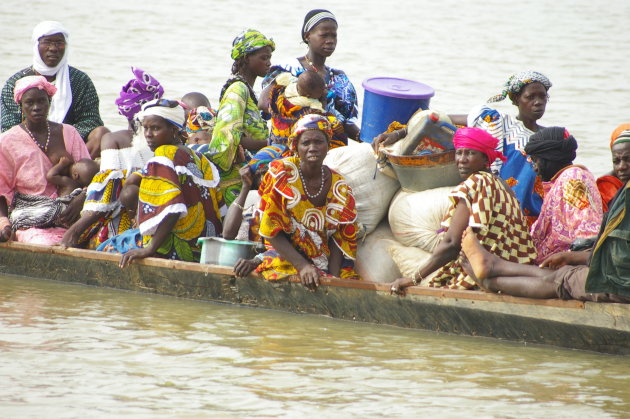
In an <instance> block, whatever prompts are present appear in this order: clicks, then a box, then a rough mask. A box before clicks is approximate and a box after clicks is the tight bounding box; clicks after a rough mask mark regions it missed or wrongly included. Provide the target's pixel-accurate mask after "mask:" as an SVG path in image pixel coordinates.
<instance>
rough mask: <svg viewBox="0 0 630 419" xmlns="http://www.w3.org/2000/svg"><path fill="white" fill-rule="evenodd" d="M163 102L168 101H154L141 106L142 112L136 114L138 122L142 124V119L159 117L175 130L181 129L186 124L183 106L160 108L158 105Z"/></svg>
mask: <svg viewBox="0 0 630 419" xmlns="http://www.w3.org/2000/svg"><path fill="white" fill-rule="evenodd" d="M165 100H166V101H168V100H167V99H155V100H152V101H149V102H147V103H145V104H144V105H142V110H141V111H140V112H138V120H140V121H141V122H142V119H144V117H146V116H159V117H161V118H164V119H166V120H167V121H168V122H170V123H171V124H173V125H175V126H176V127H177V128H179V129H183V128H184V123H185V122H186V111H185V110H184V108H183V106H182V105H177V106H175V107H174V108H171V107H170V106H162V105H161V104H160V103H163V102H162V101H165ZM170 102H172V101H170Z"/></svg>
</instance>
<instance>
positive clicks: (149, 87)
mask: <svg viewBox="0 0 630 419" xmlns="http://www.w3.org/2000/svg"><path fill="white" fill-rule="evenodd" d="M131 71H132V72H133V75H134V76H135V77H134V78H133V79H131V80H129V81H128V82H127V84H125V85H124V86H123V87H122V90H121V91H120V95H119V96H118V98H117V99H116V100H115V101H114V103H115V104H116V106H118V113H120V114H121V115H123V116H124V117H125V118H127V119H133V117H134V116H135V115H136V114H137V113H138V112H140V109H141V108H142V105H144V104H145V103H147V102H149V101H151V100H154V99H160V98H161V97H162V95H163V94H164V88H163V87H162V85H161V84H160V82H159V81H157V80H156V79H155V78H154V77H153V76H151V75H150V74H149V73H147V72H146V71H144V70H141V69H139V68H137V67H131Z"/></svg>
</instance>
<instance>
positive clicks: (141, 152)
mask: <svg viewBox="0 0 630 419" xmlns="http://www.w3.org/2000/svg"><path fill="white" fill-rule="evenodd" d="M131 71H132V72H133V74H134V77H133V78H132V79H131V80H129V81H128V82H127V83H126V84H125V85H124V86H123V87H122V90H121V92H120V95H119V97H118V98H117V99H116V101H115V103H116V106H117V107H118V113H120V114H121V115H122V116H124V117H125V118H126V119H127V129H125V130H120V131H115V132H110V133H107V134H105V135H104V136H103V140H102V142H101V167H100V171H99V172H98V173H97V174H96V176H94V178H93V179H92V183H91V184H90V186H89V187H88V190H87V198H86V200H85V205H84V206H83V211H82V212H81V218H80V219H79V221H77V222H76V223H75V224H74V225H73V226H72V227H70V228H69V229H68V231H67V232H66V234H65V235H64V237H63V240H62V245H64V246H72V247H77V246H78V247H87V248H89V249H96V248H97V247H98V246H99V245H100V244H101V243H103V242H104V241H105V240H107V239H109V238H111V237H113V236H115V235H117V234H120V233H122V232H124V231H125V230H127V229H128V228H130V227H131V224H132V220H131V219H130V218H129V217H128V216H127V214H126V213H125V212H124V211H121V207H120V202H119V200H118V198H119V196H120V193H121V191H122V189H123V187H124V185H125V183H126V182H127V181H128V180H129V178H130V177H131V176H132V175H133V173H134V172H136V171H138V170H141V169H142V168H143V167H144V166H145V165H146V163H147V162H148V161H149V159H150V158H151V157H153V151H152V150H151V149H150V148H149V145H148V144H147V140H146V139H145V138H144V135H143V133H142V130H138V123H137V121H136V114H137V113H138V112H139V111H140V109H141V108H142V105H143V104H145V103H147V102H149V101H152V100H155V99H159V98H161V97H162V95H163V94H164V88H163V87H162V85H161V84H160V82H159V81H157V80H156V79H155V78H154V77H152V76H151V75H150V74H149V73H147V72H146V71H144V70H141V69H139V68H135V67H131Z"/></svg>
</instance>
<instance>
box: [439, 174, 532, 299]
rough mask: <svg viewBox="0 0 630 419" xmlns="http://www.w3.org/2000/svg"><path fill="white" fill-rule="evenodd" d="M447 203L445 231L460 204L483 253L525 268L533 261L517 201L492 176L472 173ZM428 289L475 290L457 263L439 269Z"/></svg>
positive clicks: (527, 231) (525, 224) (523, 220)
mask: <svg viewBox="0 0 630 419" xmlns="http://www.w3.org/2000/svg"><path fill="white" fill-rule="evenodd" d="M450 199H451V206H450V208H449V210H448V212H447V214H446V216H445V218H444V221H442V225H443V226H444V227H445V228H446V229H448V227H449V226H450V223H451V219H452V217H453V215H454V214H455V208H456V207H457V204H458V203H459V201H460V200H463V201H464V203H465V204H466V207H467V208H468V210H469V214H470V215H469V218H468V225H469V226H470V227H472V228H473V229H474V230H475V234H476V236H477V239H479V241H480V242H481V244H482V245H483V247H485V248H486V250H488V251H489V252H490V253H492V254H495V255H497V256H499V257H500V258H502V259H505V260H507V261H510V262H517V263H526V264H528V263H532V262H533V261H534V260H535V259H536V248H535V247H534V243H533V241H532V238H531V236H530V234H529V229H528V228H527V221H526V220H525V217H524V216H523V212H522V211H521V209H520V207H519V205H518V201H517V200H516V198H514V196H513V195H512V194H511V193H510V192H509V191H508V190H507V189H505V187H504V186H503V183H501V181H500V180H499V179H497V178H496V177H495V176H494V175H492V174H491V173H488V172H477V173H473V174H472V175H470V176H469V177H468V179H466V180H465V181H464V182H462V183H460V184H459V185H458V186H456V187H455V189H453V191H452V192H451V194H450ZM429 286H431V287H446V288H451V289H473V288H476V284H475V281H474V280H473V279H472V278H470V277H469V276H468V275H466V273H465V272H464V271H463V270H462V266H461V264H460V263H459V259H455V260H453V261H451V262H449V263H447V264H446V265H444V266H443V267H442V268H440V269H439V270H438V271H437V274H436V275H435V277H433V279H432V280H431V281H430V283H429Z"/></svg>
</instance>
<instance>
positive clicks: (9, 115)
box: [0, 21, 108, 157]
mask: <svg viewBox="0 0 630 419" xmlns="http://www.w3.org/2000/svg"><path fill="white" fill-rule="evenodd" d="M31 40H32V42H33V64H32V65H31V66H29V67H27V68H25V69H23V70H20V71H18V72H17V73H15V74H14V75H13V76H11V78H9V79H8V80H7V82H6V84H5V85H4V88H3V89H2V96H1V103H0V113H1V114H2V121H1V123H0V127H1V129H2V131H3V132H4V131H6V130H8V129H9V128H11V127H13V126H15V125H17V124H19V123H20V122H22V119H23V115H22V111H21V109H20V108H19V106H17V105H16V104H15V102H14V101H13V89H14V87H15V82H16V81H17V80H19V79H21V78H23V77H26V76H33V75H42V76H44V77H46V79H47V80H48V81H49V82H51V83H53V84H54V85H55V87H56V88H57V93H56V94H55V95H54V96H53V99H52V103H51V107H50V113H49V119H50V120H51V121H53V122H57V123H65V124H68V125H72V126H74V127H75V128H76V130H77V131H79V134H80V135H81V137H82V138H83V140H84V141H85V142H86V143H87V146H88V149H89V150H90V154H91V155H92V156H93V157H95V156H98V155H99V152H100V138H101V137H102V136H103V134H105V133H106V132H108V130H107V128H105V127H104V126H102V125H103V121H102V120H101V117H100V114H99V109H98V106H99V100H98V95H97V93H96V89H95V88H94V84H93V83H92V80H90V78H89V77H88V75H87V74H85V73H84V72H82V71H80V70H77V69H76V68H74V67H71V66H69V65H68V55H69V53H70V35H69V33H68V31H67V29H66V28H64V26H63V25H62V24H61V23H59V22H55V21H44V22H41V23H40V24H38V25H37V26H36V27H35V29H33V35H32V39H31Z"/></svg>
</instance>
